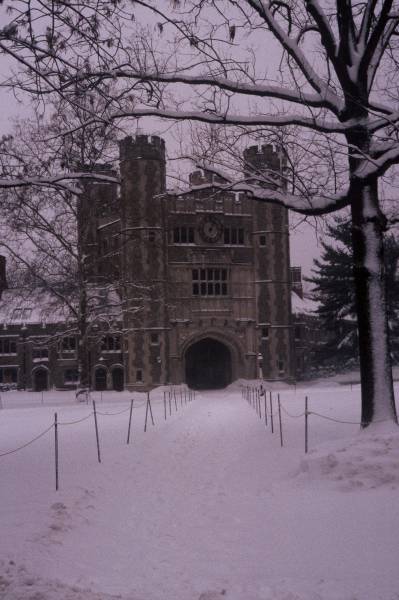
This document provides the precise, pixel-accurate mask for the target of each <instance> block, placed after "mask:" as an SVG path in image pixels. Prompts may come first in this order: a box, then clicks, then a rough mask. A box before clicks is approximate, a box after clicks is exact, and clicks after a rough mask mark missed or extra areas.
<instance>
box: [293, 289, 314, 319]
mask: <svg viewBox="0 0 399 600" xmlns="http://www.w3.org/2000/svg"><path fill="white" fill-rule="evenodd" d="M291 307H292V313H293V314H294V315H307V316H309V317H317V309H318V307H319V303H318V302H315V300H312V299H311V298H306V297H305V296H304V297H303V298H301V297H300V296H299V295H298V294H297V293H296V292H294V291H293V292H291Z"/></svg>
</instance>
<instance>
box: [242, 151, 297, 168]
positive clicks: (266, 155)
mask: <svg viewBox="0 0 399 600" xmlns="http://www.w3.org/2000/svg"><path fill="white" fill-rule="evenodd" d="M244 161H245V171H251V170H264V169H271V170H272V171H278V172H279V173H280V172H281V171H282V170H283V169H284V168H285V167H286V166H287V157H286V155H285V154H284V153H283V152H282V149H281V147H280V146H277V145H274V144H262V145H261V144H259V145H257V146H250V147H249V148H246V150H244Z"/></svg>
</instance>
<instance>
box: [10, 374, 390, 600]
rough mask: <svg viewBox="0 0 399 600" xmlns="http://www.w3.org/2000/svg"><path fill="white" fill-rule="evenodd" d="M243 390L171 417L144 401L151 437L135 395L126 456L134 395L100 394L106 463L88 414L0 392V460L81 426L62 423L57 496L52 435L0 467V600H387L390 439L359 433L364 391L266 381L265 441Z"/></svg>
mask: <svg viewBox="0 0 399 600" xmlns="http://www.w3.org/2000/svg"><path fill="white" fill-rule="evenodd" d="M239 383H240V382H237V383H236V384H233V385H232V386H230V388H228V389H226V390H221V391H209V392H201V393H197V395H196V398H195V400H194V401H192V402H185V401H184V395H183V396H182V397H180V393H179V390H178V389H177V394H176V403H177V407H178V410H177V412H176V410H175V406H174V399H173V402H172V404H171V406H172V415H171V416H169V405H168V403H167V420H166V421H165V419H164V405H163V391H164V388H159V389H157V390H154V391H153V392H151V398H152V408H153V413H154V419H155V426H152V425H151V424H150V423H149V425H148V427H147V432H146V433H144V431H143V429H144V418H145V396H144V395H143V394H134V398H135V403H134V410H133V421H132V423H133V424H132V433H131V443H130V444H129V445H127V444H126V437H127V428H128V419H129V408H130V399H131V397H132V394H130V393H127V392H123V393H120V394H118V393H116V392H107V393H104V394H100V393H99V392H97V393H95V394H94V395H93V399H95V400H96V407H97V411H98V415H97V418H98V425H99V432H100V446H101V464H100V463H98V461H97V449H96V440H95V431H94V419H93V414H92V406H91V404H90V403H89V404H86V403H80V402H76V400H75V399H74V392H53V391H49V392H44V393H43V394H41V393H40V394H35V393H27V392H26V393H25V392H7V393H3V394H2V398H1V400H2V402H1V404H0V406H1V405H2V406H3V407H4V408H3V409H2V410H0V455H1V454H2V453H4V452H5V451H8V450H12V449H16V448H17V447H19V446H21V445H23V444H25V443H26V442H28V441H29V440H31V439H33V438H34V437H36V436H38V435H39V434H40V433H42V432H43V431H45V430H46V429H47V428H48V427H51V425H52V423H53V420H54V412H57V416H58V421H59V422H60V423H72V422H75V421H80V422H79V423H74V424H71V425H66V424H65V425H60V426H59V428H58V433H59V458H60V489H59V491H58V492H56V491H55V489H54V488H55V476H54V430H53V429H50V431H49V432H48V433H46V434H44V435H43V436H42V437H40V439H38V440H37V441H35V442H34V443H32V444H31V445H29V446H28V447H26V448H24V449H22V450H20V451H17V452H15V453H13V454H10V455H7V456H0V481H1V488H0V531H1V549H0V599H1V600H25V599H26V600H100V599H101V600H111V599H115V598H119V599H120V600H191V599H193V600H222V599H225V600H396V599H397V589H398V586H397V583H398V577H397V553H398V549H399V541H398V540H399V538H398V534H399V513H398V511H397V510H396V509H395V506H396V499H397V494H398V489H399V461H398V453H399V435H398V433H397V431H396V429H394V428H393V426H391V425H390V424H389V423H383V424H380V425H379V429H378V428H374V429H369V430H365V431H360V429H359V426H358V425H357V423H358V421H359V418H360V390H359V386H351V387H349V386H343V385H341V386H339V385H338V384H337V383H336V382H331V383H330V382H326V383H324V384H320V383H319V384H317V385H314V386H312V387H311V388H306V387H300V386H298V387H297V388H293V387H292V386H289V385H287V384H278V383H277V382H275V383H274V384H273V388H274V392H273V396H274V413H275V414H274V419H275V420H274V424H275V429H274V431H275V433H274V434H272V433H271V431H270V414H269V421H268V426H267V427H266V426H265V421H264V399H263V398H262V403H261V409H262V410H261V418H259V416H258V415H257V413H256V411H255V410H254V409H253V408H252V406H250V405H249V404H248V403H247V401H246V400H245V399H243V398H242V395H241V388H240V385H239ZM244 383H245V384H246V383H247V382H241V384H244ZM277 392H279V394H280V398H281V402H282V407H283V411H282V423H283V435H284V447H283V448H281V447H280V438H279V433H278V429H279V428H278V415H277ZM305 395H308V397H309V410H310V411H311V413H313V414H311V415H310V416H309V423H310V429H309V449H310V451H309V453H308V454H306V455H305V453H304V417H303V411H304V398H305ZM267 403H268V407H269V411H270V405H269V397H267ZM288 413H289V415H292V416H288ZM315 413H317V414H320V415H324V416H325V417H328V419H326V418H322V417H320V416H317V415H316V414H315ZM81 419H84V420H81ZM331 419H336V420H338V421H344V423H341V422H336V420H331Z"/></svg>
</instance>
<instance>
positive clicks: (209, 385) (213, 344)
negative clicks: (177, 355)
mask: <svg viewBox="0 0 399 600" xmlns="http://www.w3.org/2000/svg"><path fill="white" fill-rule="evenodd" d="M185 363H186V383H187V385H189V386H190V387H191V388H194V389H200V390H206V389H217V388H224V387H226V385H228V384H229V383H231V354H230V350H229V349H228V348H227V346H225V344H223V343H222V342H219V341H217V340H214V339H213V338H204V339H202V340H200V341H199V342H196V343H195V344H192V345H191V346H190V347H189V348H188V350H187V352H186V355H185Z"/></svg>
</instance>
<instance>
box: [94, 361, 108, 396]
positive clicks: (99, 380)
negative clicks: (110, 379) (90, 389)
mask: <svg viewBox="0 0 399 600" xmlns="http://www.w3.org/2000/svg"><path fill="white" fill-rule="evenodd" d="M94 389H95V390H96V391H97V392H102V391H103V390H106V389H107V370H106V369H105V368H104V367H97V369H96V370H95V372H94Z"/></svg>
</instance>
